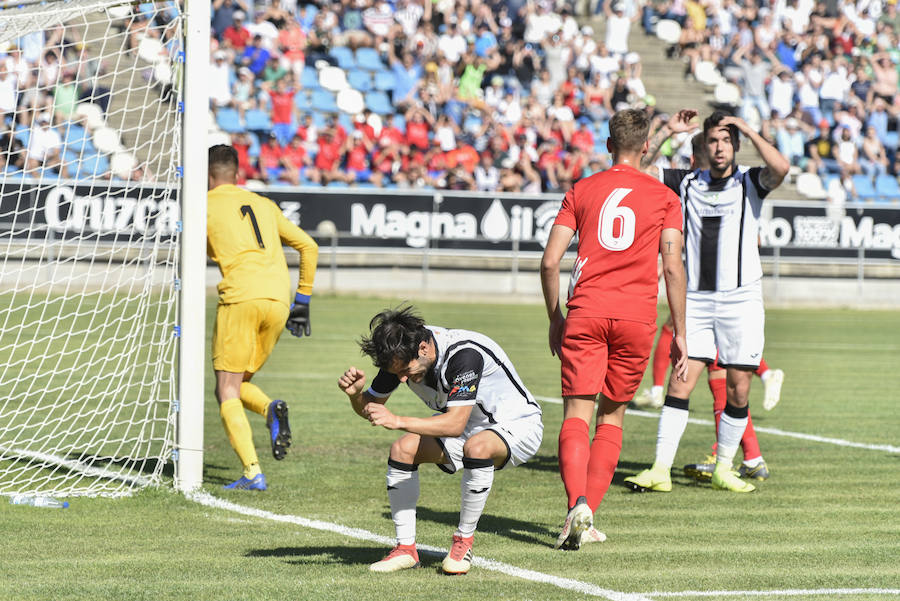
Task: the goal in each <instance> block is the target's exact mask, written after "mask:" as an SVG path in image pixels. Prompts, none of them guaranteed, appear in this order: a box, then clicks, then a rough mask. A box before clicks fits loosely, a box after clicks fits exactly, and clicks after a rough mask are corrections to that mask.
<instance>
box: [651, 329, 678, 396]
mask: <svg viewBox="0 0 900 601" xmlns="http://www.w3.org/2000/svg"><path fill="white" fill-rule="evenodd" d="M673 335H674V334H673V332H672V328H670V327H669V326H668V325H663V327H662V328H661V329H660V331H659V340H658V341H657V342H656V350H655V351H653V385H654V386H663V385H665V383H666V374H667V373H668V372H669V365H670V364H671V363H672V359H671V357H669V351H670V350H671V347H672V337H673Z"/></svg>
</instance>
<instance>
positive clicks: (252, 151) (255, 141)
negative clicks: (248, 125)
mask: <svg viewBox="0 0 900 601" xmlns="http://www.w3.org/2000/svg"><path fill="white" fill-rule="evenodd" d="M249 136H250V147H249V148H248V149H247V156H250V157H253V158H256V157H258V156H259V147H260V144H259V137H257V135H256V134H255V133H253V132H250V133H249Z"/></svg>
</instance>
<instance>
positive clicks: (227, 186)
mask: <svg viewBox="0 0 900 601" xmlns="http://www.w3.org/2000/svg"><path fill="white" fill-rule="evenodd" d="M208 159H209V182H208V183H209V192H208V193H207V225H206V236H207V254H208V255H209V258H210V259H212V260H213V261H214V262H215V263H216V264H217V265H218V266H219V271H221V273H222V281H221V282H219V286H218V290H219V304H218V307H217V308H216V323H215V326H214V329H213V340H212V355H213V369H214V370H215V372H216V399H217V400H218V402H219V414H220V415H221V417H222V425H223V426H224V427H225V432H226V433H227V434H228V439H229V441H230V442H231V446H232V447H233V448H234V451H235V453H237V456H238V458H239V459H240V461H241V464H242V465H243V470H244V474H243V476H242V477H241V478H239V479H238V480H236V481H234V482H232V483H231V484H229V485H227V486H226V487H225V488H229V489H242V490H266V487H267V484H266V477H265V475H263V473H262V472H261V470H260V467H259V458H258V457H257V455H256V448H255V447H254V445H253V434H252V431H251V429H250V422H249V421H248V420H247V415H246V414H245V412H244V409H249V410H251V411H253V412H255V413H258V414H260V415H262V416H263V417H265V418H266V425H267V426H268V429H269V442H270V444H271V447H272V455H273V456H274V457H275V459H276V460H280V459H284V457H285V455H286V453H287V448H288V447H289V446H290V445H291V428H290V424H289V422H288V407H287V403H285V402H284V401H282V400H272V399H271V398H269V396H268V395H266V393H265V392H263V391H262V389H260V388H259V387H258V386H256V385H255V384H253V383H251V382H250V379H251V378H253V376H254V374H255V373H256V372H258V371H259V370H260V368H261V367H262V366H263V364H264V363H265V362H266V360H267V359H268V357H269V354H270V353H271V352H272V349H273V348H274V347H275V343H276V342H278V338H279V337H280V336H281V333H282V332H283V331H284V327H285V323H286V321H288V320H289V316H292V315H293V312H292V310H291V309H290V308H289V305H290V289H291V281H290V273H289V272H288V266H287V261H286V260H285V257H284V250H283V249H282V243H286V244H288V245H290V246H291V247H293V248H295V249H296V250H297V251H298V252H299V253H300V278H299V281H298V284H297V290H296V295H295V308H296V307H298V306H301V305H302V306H303V307H305V309H306V314H305V315H306V317H305V321H304V322H302V323H300V322H295V323H294V325H295V326H296V327H298V328H300V329H301V330H303V331H304V332H302V333H305V334H306V335H309V313H308V311H309V297H310V294H311V293H312V286H313V280H314V278H315V275H316V262H317V260H318V255H319V247H318V246H317V245H316V243H315V241H314V240H313V239H312V238H311V237H310V236H309V235H308V234H307V233H306V232H304V231H303V230H302V229H300V228H299V227H297V226H296V225H294V224H293V223H291V222H290V221H289V220H288V219H287V218H286V217H285V216H284V214H283V213H282V212H281V209H280V208H279V207H278V205H276V204H275V203H274V202H272V201H271V200H269V199H268V198H265V197H263V196H259V195H257V194H254V193H253V192H250V191H248V190H244V189H243V188H239V187H238V186H237V185H236V184H237V173H238V155H237V152H236V151H235V149H234V148H232V147H231V146H226V145H224V144H219V145H216V146H213V147H211V148H210V149H209V156H208ZM304 301H305V302H304ZM288 327H289V328H290V327H292V324H291V323H288Z"/></svg>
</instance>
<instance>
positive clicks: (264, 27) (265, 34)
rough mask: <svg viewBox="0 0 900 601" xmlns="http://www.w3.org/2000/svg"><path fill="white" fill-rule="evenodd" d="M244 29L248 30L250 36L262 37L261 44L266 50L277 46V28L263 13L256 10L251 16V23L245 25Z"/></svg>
mask: <svg viewBox="0 0 900 601" xmlns="http://www.w3.org/2000/svg"><path fill="white" fill-rule="evenodd" d="M245 29H247V31H249V32H250V38H251V39H252V38H254V37H256V36H260V37H261V38H262V46H263V48H265V49H266V50H274V49H275V48H277V47H278V28H277V27H275V24H274V23H272V22H271V21H269V20H267V19H266V16H265V13H264V12H262V11H257V13H256V14H255V15H254V16H253V23H248V24H247V25H245Z"/></svg>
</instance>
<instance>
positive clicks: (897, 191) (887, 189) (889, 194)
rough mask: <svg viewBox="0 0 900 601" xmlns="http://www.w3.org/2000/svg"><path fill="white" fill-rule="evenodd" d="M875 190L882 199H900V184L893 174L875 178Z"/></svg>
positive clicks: (895, 200)
mask: <svg viewBox="0 0 900 601" xmlns="http://www.w3.org/2000/svg"><path fill="white" fill-rule="evenodd" d="M875 191H876V193H877V194H878V197H879V199H880V200H885V201H894V202H897V201H898V200H900V184H898V183H897V178H896V177H894V176H893V175H887V174H885V175H879V176H878V178H876V179H875Z"/></svg>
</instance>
